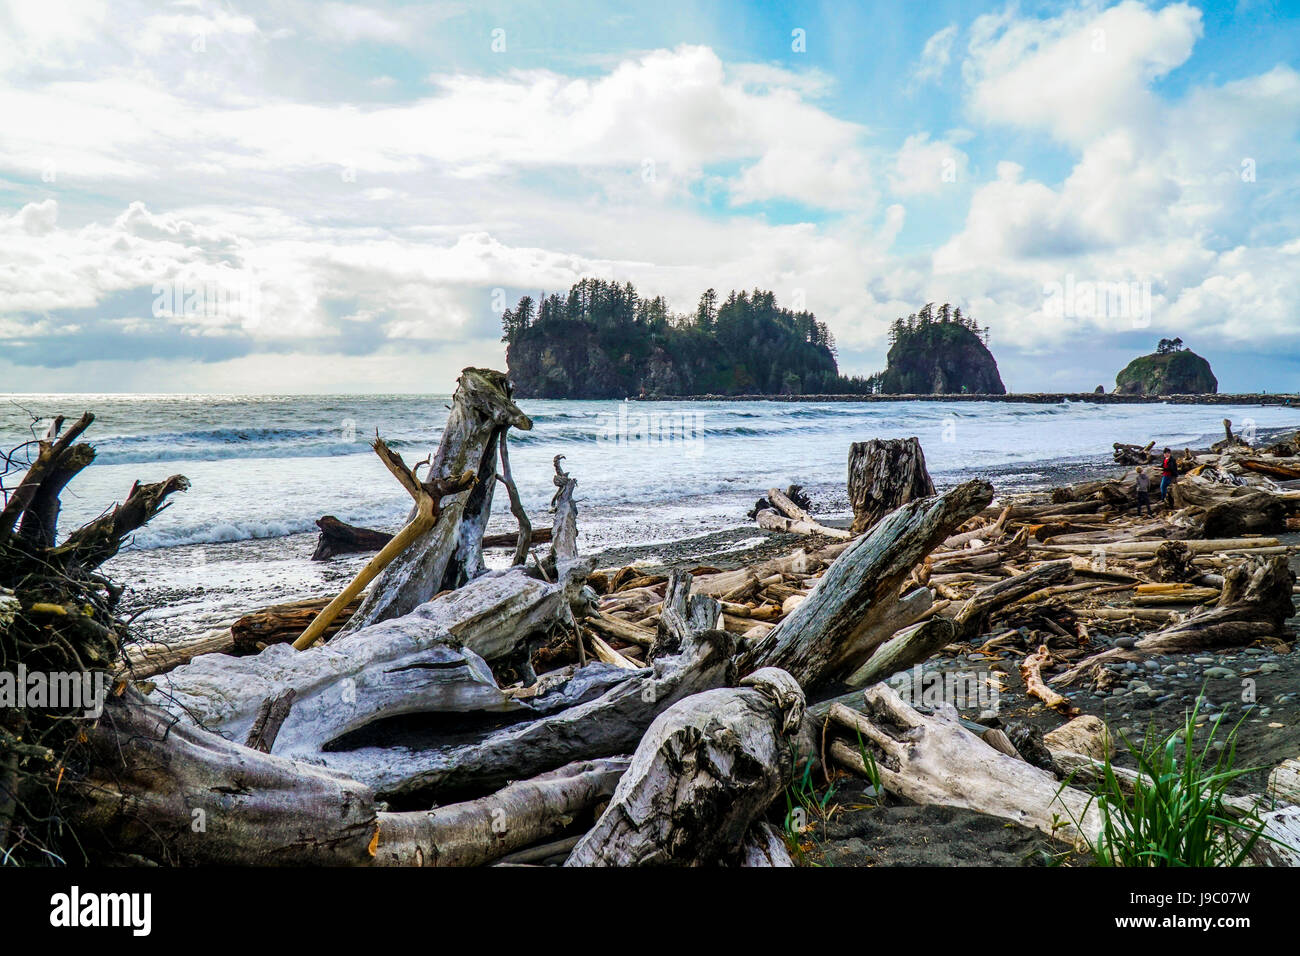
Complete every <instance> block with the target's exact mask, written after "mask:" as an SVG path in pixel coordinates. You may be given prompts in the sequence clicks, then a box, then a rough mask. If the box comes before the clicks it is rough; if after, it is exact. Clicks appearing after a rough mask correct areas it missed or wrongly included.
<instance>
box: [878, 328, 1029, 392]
mask: <svg viewBox="0 0 1300 956" xmlns="http://www.w3.org/2000/svg"><path fill="white" fill-rule="evenodd" d="M880 388H881V391H882V392H885V393H888V394H892V395H908V394H910V395H917V394H955V393H959V392H962V391H966V392H969V393H972V394H978V395H1005V394H1006V392H1007V389H1006V386H1005V385H1003V384H1002V376H1001V375H1000V374H998V363H997V361H996V360H995V359H994V358H993V353H992V352H990V351H989V350H988V347H987V346H986V345H985V344H984V343H983V342H981V341H980V338H979V336H978V335H976V334H975V333H974V332H972V331H971V330H970V329H968V328H965V327H964V326H961V325H957V324H955V323H935V324H933V325H928V326H923V327H921V328H918V329H916V330H914V331H909V332H908V333H907V334H906V335H905V336H902V337H900V338H899V340H898V341H897V342H895V343H894V345H893V347H891V348H890V350H889V356H888V366H887V367H886V369H885V371H884V372H883V373H882V375H881V380H880Z"/></svg>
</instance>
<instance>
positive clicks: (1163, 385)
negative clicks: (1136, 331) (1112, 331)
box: [1115, 338, 1219, 395]
mask: <svg viewBox="0 0 1300 956" xmlns="http://www.w3.org/2000/svg"><path fill="white" fill-rule="evenodd" d="M1218 390H1219V380H1218V379H1217V378H1215V377H1214V372H1213V371H1212V370H1211V369H1210V363H1209V362H1207V361H1206V360H1205V359H1204V358H1202V357H1201V356H1199V355H1197V354H1196V353H1195V352H1193V351H1192V350H1191V349H1189V348H1187V347H1186V346H1184V345H1183V340H1182V339H1180V338H1175V339H1161V340H1160V343H1159V344H1158V345H1157V346H1156V350H1155V351H1154V352H1152V353H1151V354H1150V355H1143V356H1140V357H1138V358H1135V359H1134V360H1133V361H1131V362H1129V363H1128V365H1126V366H1125V367H1124V369H1123V371H1121V372H1120V373H1119V374H1118V375H1116V376H1115V391H1117V392H1119V393H1120V394H1121V395H1204V394H1210V395H1213V394H1214V393H1215V392H1217V391H1218Z"/></svg>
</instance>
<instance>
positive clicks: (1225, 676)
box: [1205, 667, 1237, 680]
mask: <svg viewBox="0 0 1300 956" xmlns="http://www.w3.org/2000/svg"><path fill="white" fill-rule="evenodd" d="M1205 676H1206V677H1209V678H1211V679H1213V680H1231V679H1233V678H1235V677H1236V676H1237V672H1236V671H1234V670H1231V669H1230V668H1227V667H1207V668H1206V669H1205Z"/></svg>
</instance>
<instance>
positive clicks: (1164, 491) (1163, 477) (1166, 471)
mask: <svg viewBox="0 0 1300 956" xmlns="http://www.w3.org/2000/svg"><path fill="white" fill-rule="evenodd" d="M1163 454H1164V459H1163V460H1162V461H1161V462H1160V500H1161V501H1163V502H1164V503H1165V504H1169V489H1170V488H1172V487H1173V486H1174V479H1176V478H1177V477H1178V460H1177V459H1176V458H1174V453H1173V452H1172V451H1170V450H1169V449H1168V448H1166V449H1165V450H1164V452H1163Z"/></svg>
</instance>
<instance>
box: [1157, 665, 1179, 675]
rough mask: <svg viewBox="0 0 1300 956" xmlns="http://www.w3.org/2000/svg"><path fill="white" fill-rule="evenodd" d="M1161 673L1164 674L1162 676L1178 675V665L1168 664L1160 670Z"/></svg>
mask: <svg viewBox="0 0 1300 956" xmlns="http://www.w3.org/2000/svg"><path fill="white" fill-rule="evenodd" d="M1160 673H1162V674H1177V673H1178V665H1177V664H1166V665H1165V666H1164V667H1162V668H1160Z"/></svg>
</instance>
